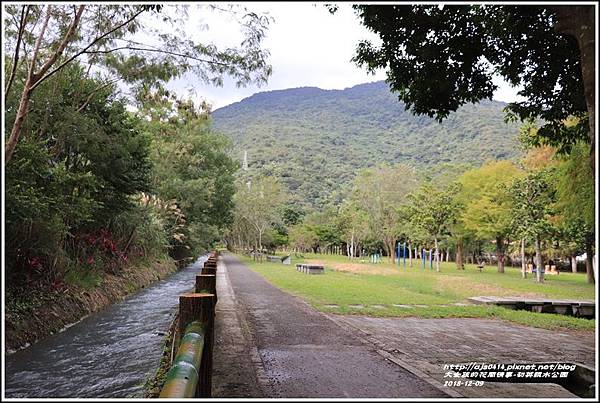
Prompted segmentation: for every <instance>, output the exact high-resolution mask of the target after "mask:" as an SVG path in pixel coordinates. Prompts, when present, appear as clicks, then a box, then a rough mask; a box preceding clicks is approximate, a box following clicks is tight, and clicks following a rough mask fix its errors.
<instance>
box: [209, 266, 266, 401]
mask: <svg viewBox="0 0 600 403" xmlns="http://www.w3.org/2000/svg"><path fill="white" fill-rule="evenodd" d="M217 279H218V280H217V284H221V286H222V287H226V288H227V289H228V295H230V296H231V299H232V302H233V305H234V306H235V308H236V309H235V315H236V317H237V320H238V323H239V325H240V329H241V330H242V334H243V335H244V338H245V339H246V341H247V342H248V345H249V354H250V361H251V362H252V365H253V366H254V372H255V374H256V380H257V385H258V386H259V388H260V390H261V391H262V395H263V396H268V394H267V392H268V390H269V389H271V383H270V382H269V378H268V377H267V375H266V371H265V367H264V362H263V360H262V358H260V354H259V353H258V348H257V347H256V340H255V339H254V336H253V334H252V331H251V330H250V326H249V325H248V320H247V319H246V311H245V310H244V308H243V307H242V306H241V305H240V304H239V303H238V300H237V298H236V296H235V292H234V291H233V287H232V286H231V281H229V274H228V273H227V265H226V264H225V262H224V261H223V260H222V257H219V261H218V264H217Z"/></svg>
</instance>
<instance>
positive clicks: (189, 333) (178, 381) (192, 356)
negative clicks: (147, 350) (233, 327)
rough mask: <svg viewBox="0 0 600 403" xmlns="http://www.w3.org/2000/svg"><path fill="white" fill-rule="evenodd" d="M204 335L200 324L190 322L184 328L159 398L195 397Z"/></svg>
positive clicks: (203, 329)
mask: <svg viewBox="0 0 600 403" xmlns="http://www.w3.org/2000/svg"><path fill="white" fill-rule="evenodd" d="M204 335H205V328H204V326H203V325H202V324H201V323H200V322H192V323H190V324H189V325H188V326H187V327H186V329H185V332H184V335H183V338H182V339H181V343H180V344H179V349H178V350H177V355H176V356H175V360H173V365H171V369H170V370H169V372H168V373H167V379H166V381H165V384H164V386H163V388H162V390H161V392H160V396H159V397H164V398H177V397H195V396H196V387H197V385H198V379H199V371H200V364H201V362H202V351H203V350H204ZM174 342H175V341H174Z"/></svg>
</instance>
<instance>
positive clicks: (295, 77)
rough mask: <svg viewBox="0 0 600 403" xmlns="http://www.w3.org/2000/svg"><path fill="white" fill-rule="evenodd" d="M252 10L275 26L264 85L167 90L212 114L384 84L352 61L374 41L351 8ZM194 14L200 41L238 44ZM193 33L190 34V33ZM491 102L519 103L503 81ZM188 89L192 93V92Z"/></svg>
mask: <svg viewBox="0 0 600 403" xmlns="http://www.w3.org/2000/svg"><path fill="white" fill-rule="evenodd" d="M244 5H245V6H246V7H248V9H250V10H253V11H264V12H268V13H269V15H271V16H272V17H273V18H274V19H275V21H274V22H272V23H271V25H270V27H269V30H268V33H267V36H266V38H265V41H264V48H266V49H268V50H269V51H270V53H271V57H270V63H271V65H272V66H273V75H272V76H271V77H270V79H269V83H268V85H266V86H262V87H258V86H256V85H251V86H248V87H245V88H236V86H235V85H234V84H233V82H231V81H226V82H225V84H224V86H223V87H212V86H208V85H203V84H201V83H195V82H194V81H193V80H187V79H181V80H178V81H176V82H173V83H172V84H170V85H169V86H170V87H171V88H173V89H175V90H176V91H177V92H178V93H179V94H180V95H191V96H192V97H193V98H195V99H199V98H204V99H206V100H207V101H208V102H210V103H211V104H212V105H213V109H217V108H220V107H222V106H225V105H228V104H230V103H233V102H237V101H240V100H242V99H243V98H246V97H248V96H250V95H252V94H254V93H256V92H260V91H269V90H277V89H285V88H295V87H304V86H314V87H319V88H323V89H343V88H348V87H352V86H354V85H356V84H361V83H366V82H371V81H377V80H383V79H385V73H384V72H383V71H380V72H378V73H377V74H376V75H369V74H367V73H366V72H365V71H364V70H363V69H360V68H358V67H357V66H356V65H355V64H354V63H352V62H351V61H350V59H351V57H352V56H353V55H354V50H355V47H356V44H357V43H358V41H359V40H360V39H371V40H375V41H376V40H377V36H376V35H374V34H373V33H371V32H369V31H368V30H367V29H366V28H364V27H363V26H362V25H361V24H360V23H359V20H358V18H357V17H356V16H355V15H354V12H353V10H352V9H351V8H350V5H349V4H342V5H340V9H339V10H338V12H337V13H336V14H335V15H331V14H330V13H329V12H328V11H327V9H326V8H325V7H324V6H323V4H322V3H321V4H316V5H315V4H311V3H297V2H296V3H293V2H292V3H284V2H271V3H244ZM201 14H203V15H194V14H192V15H193V17H194V18H192V19H191V20H192V21H194V22H193V23H194V24H206V25H207V26H208V27H209V28H208V29H207V30H202V31H201V30H200V29H196V28H195V27H190V30H191V31H196V34H197V35H202V37H203V39H206V38H210V40H212V41H214V42H215V43H217V44H229V45H231V44H233V43H236V42H239V40H240V39H241V35H240V34H238V32H237V31H238V26H237V25H236V23H235V22H234V21H231V20H229V19H227V18H226V17H225V16H223V15H218V14H214V13H207V12H202V13H201ZM191 33H192V32H190V34H191ZM496 84H497V85H499V86H500V88H499V90H498V91H497V93H496V94H495V96H494V98H495V99H497V100H499V101H504V102H510V101H515V100H517V99H518V98H517V95H516V93H517V90H516V89H514V88H511V87H510V86H509V85H508V84H506V83H504V82H503V81H502V80H501V79H498V80H497V81H496ZM190 90H192V92H190Z"/></svg>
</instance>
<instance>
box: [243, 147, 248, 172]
mask: <svg viewBox="0 0 600 403" xmlns="http://www.w3.org/2000/svg"><path fill="white" fill-rule="evenodd" d="M242 169H243V170H244V171H247V170H248V151H246V150H244V162H243V163H242Z"/></svg>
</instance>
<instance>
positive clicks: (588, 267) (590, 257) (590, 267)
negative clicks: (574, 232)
mask: <svg viewBox="0 0 600 403" xmlns="http://www.w3.org/2000/svg"><path fill="white" fill-rule="evenodd" d="M593 246H594V236H593V235H592V234H591V233H589V232H588V233H587V234H586V236H585V254H586V258H585V272H586V273H587V281H588V283H590V284H594V281H595V280H594V277H595V276H594V251H593Z"/></svg>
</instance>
